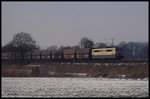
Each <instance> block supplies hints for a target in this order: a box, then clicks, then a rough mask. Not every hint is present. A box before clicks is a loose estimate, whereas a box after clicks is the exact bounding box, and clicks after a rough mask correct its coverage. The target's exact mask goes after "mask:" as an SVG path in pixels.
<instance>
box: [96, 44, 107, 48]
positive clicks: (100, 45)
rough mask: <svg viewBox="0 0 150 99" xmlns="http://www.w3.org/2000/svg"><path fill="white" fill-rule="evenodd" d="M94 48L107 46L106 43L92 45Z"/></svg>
mask: <svg viewBox="0 0 150 99" xmlns="http://www.w3.org/2000/svg"><path fill="white" fill-rule="evenodd" d="M94 47H95V48H106V47H108V45H107V44H106V43H96V44H94Z"/></svg>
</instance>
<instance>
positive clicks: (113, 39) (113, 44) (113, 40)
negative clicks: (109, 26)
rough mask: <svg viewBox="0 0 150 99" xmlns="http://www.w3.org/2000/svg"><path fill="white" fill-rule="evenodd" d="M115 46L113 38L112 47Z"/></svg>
mask: <svg viewBox="0 0 150 99" xmlns="http://www.w3.org/2000/svg"><path fill="white" fill-rule="evenodd" d="M113 46H114V38H112V47H113Z"/></svg>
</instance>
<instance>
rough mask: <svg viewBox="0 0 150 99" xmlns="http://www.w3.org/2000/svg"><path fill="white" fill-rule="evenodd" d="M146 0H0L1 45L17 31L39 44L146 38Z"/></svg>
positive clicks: (141, 39) (43, 45)
mask: <svg viewBox="0 0 150 99" xmlns="http://www.w3.org/2000/svg"><path fill="white" fill-rule="evenodd" d="M148 6H149V5H148V2H2V45H5V44H7V43H8V42H9V41H11V40H12V39H13V35H14V34H16V33H19V32H27V33H31V35H32V37H33V39H35V40H36V41H37V43H38V44H39V45H40V46H41V47H42V48H47V47H48V46H50V45H58V46H60V45H64V46H66V45H71V46H73V45H77V44H78V42H79V41H80V39H81V37H88V38H91V39H92V40H93V41H94V42H95V43H96V42H106V41H108V42H111V39H112V38H114V40H115V44H118V43H119V42H121V41H127V42H130V41H135V42H137V41H139V42H148Z"/></svg>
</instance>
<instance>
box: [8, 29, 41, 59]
mask: <svg viewBox="0 0 150 99" xmlns="http://www.w3.org/2000/svg"><path fill="white" fill-rule="evenodd" d="M10 44H11V46H13V47H14V48H15V50H14V52H20V53H21V56H22V59H23V58H24V57H23V53H25V52H28V51H34V50H39V49H40V47H39V46H38V45H36V41H35V40H33V39H32V36H31V35H30V34H28V33H25V32H21V33H18V34H16V35H14V37H13V40H12V41H11V42H10Z"/></svg>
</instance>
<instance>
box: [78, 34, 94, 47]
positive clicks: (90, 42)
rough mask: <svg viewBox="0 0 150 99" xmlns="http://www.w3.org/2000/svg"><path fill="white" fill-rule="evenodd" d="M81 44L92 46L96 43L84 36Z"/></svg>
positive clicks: (82, 45)
mask: <svg viewBox="0 0 150 99" xmlns="http://www.w3.org/2000/svg"><path fill="white" fill-rule="evenodd" d="M79 45H80V46H81V48H92V47H93V45H94V43H93V41H92V40H91V39H89V38H87V37H83V38H81V40H80V42H79Z"/></svg>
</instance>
